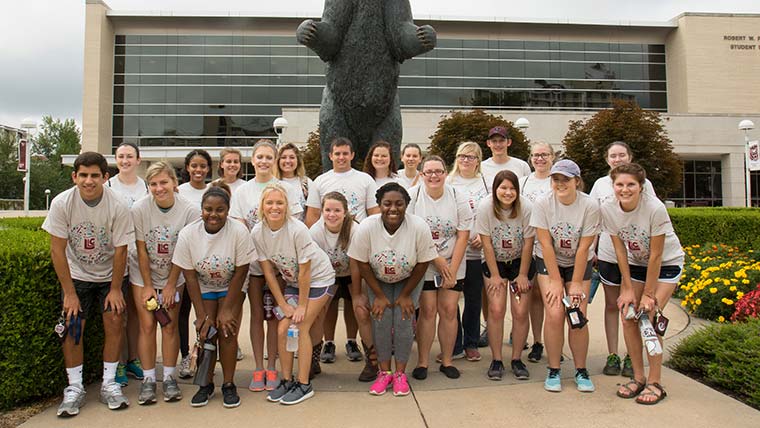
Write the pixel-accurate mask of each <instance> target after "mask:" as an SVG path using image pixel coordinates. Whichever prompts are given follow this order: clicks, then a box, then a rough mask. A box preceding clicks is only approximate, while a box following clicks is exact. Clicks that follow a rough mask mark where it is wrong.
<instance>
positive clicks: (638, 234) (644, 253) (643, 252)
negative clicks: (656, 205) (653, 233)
mask: <svg viewBox="0 0 760 428" xmlns="http://www.w3.org/2000/svg"><path fill="white" fill-rule="evenodd" d="M618 237H619V238H620V239H621V240H622V241H623V242H624V243H625V245H626V247H627V248H628V255H629V256H630V258H631V260H632V261H635V262H637V263H641V264H642V265H646V264H647V263H648V262H649V239H650V237H649V233H647V231H646V230H644V229H642V228H640V227H639V226H637V225H635V224H629V225H627V226H625V227H623V228H622V229H620V231H618Z"/></svg>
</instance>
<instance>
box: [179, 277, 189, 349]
mask: <svg viewBox="0 0 760 428" xmlns="http://www.w3.org/2000/svg"><path fill="white" fill-rule="evenodd" d="M191 308H192V302H191V301H190V295H189V294H187V286H185V287H183V291H182V303H181V305H180V307H179V320H178V322H179V352H180V354H182V358H184V357H186V356H187V354H189V353H190V341H189V338H188V333H189V331H188V327H189V326H188V324H189V323H190V309H191Z"/></svg>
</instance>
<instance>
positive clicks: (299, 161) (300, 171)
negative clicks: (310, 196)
mask: <svg viewBox="0 0 760 428" xmlns="http://www.w3.org/2000/svg"><path fill="white" fill-rule="evenodd" d="M285 150H293V153H295V155H296V177H298V178H304V177H306V167H305V166H304V164H303V154H302V153H301V151H300V150H298V147H297V146H296V145H295V144H293V143H286V144H283V145H282V146H280V148H279V149H278V150H277V161H276V162H275V163H276V164H277V166H276V167H275V169H274V176H275V177H277V178H278V179H282V171H281V170H280V157H282V153H283V152H285Z"/></svg>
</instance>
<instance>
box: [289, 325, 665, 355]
mask: <svg viewBox="0 0 760 428" xmlns="http://www.w3.org/2000/svg"><path fill="white" fill-rule="evenodd" d="M653 331H654V330H653ZM285 350H287V351H288V352H296V351H298V326H297V325H295V324H291V325H290V327H288V341H287V342H286V344H285Z"/></svg>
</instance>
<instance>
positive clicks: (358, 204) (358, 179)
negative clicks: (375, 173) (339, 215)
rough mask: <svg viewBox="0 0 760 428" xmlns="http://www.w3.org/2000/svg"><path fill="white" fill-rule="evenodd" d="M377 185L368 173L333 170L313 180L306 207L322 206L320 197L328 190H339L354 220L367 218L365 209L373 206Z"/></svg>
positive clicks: (352, 170)
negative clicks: (312, 188) (346, 201)
mask: <svg viewBox="0 0 760 428" xmlns="http://www.w3.org/2000/svg"><path fill="white" fill-rule="evenodd" d="M376 191H377V185H376V184H375V180H374V179H373V178H372V177H370V176H369V174H366V173H363V172H360V171H357V170H355V169H353V168H352V169H351V170H349V171H346V172H335V171H333V170H330V171H327V172H326V173H324V174H322V175H320V176H319V177H317V179H316V180H314V191H309V199H308V200H307V201H306V206H307V207H312V208H317V209H321V208H322V198H323V197H324V196H325V195H326V194H327V193H329V192H340V193H341V194H343V196H345V197H346V200H348V211H349V212H350V213H351V215H353V216H354V218H355V219H356V221H362V220H364V219H365V218H367V210H368V209H370V208H375V207H376V206H377V201H375V192H376Z"/></svg>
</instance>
